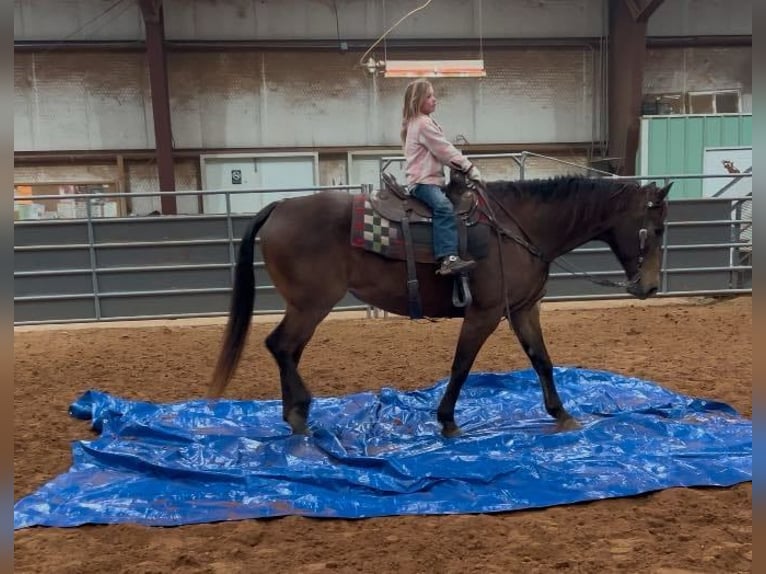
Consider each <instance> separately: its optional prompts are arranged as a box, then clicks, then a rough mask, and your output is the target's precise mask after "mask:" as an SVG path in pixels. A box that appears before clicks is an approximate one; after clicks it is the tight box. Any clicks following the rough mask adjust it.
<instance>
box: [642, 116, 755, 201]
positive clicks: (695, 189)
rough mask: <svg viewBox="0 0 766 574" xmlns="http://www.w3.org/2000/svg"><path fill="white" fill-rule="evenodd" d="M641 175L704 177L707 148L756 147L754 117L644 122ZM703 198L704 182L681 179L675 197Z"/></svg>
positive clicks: (661, 118) (673, 118) (650, 118)
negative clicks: (692, 175) (703, 170)
mask: <svg viewBox="0 0 766 574" xmlns="http://www.w3.org/2000/svg"><path fill="white" fill-rule="evenodd" d="M641 124H642V129H641V137H642V142H641V145H640V151H639V154H638V157H637V158H636V161H637V172H638V174H639V175H652V176H656V175H678V174H701V173H702V169H703V168H702V165H703V157H704V153H705V148H711V147H743V146H744V147H746V146H751V145H753V116H752V114H720V115H675V116H646V117H643V118H642V119H641ZM697 197H702V181H700V180H679V181H676V182H675V183H674V184H673V189H672V190H671V198H673V199H680V198H697Z"/></svg>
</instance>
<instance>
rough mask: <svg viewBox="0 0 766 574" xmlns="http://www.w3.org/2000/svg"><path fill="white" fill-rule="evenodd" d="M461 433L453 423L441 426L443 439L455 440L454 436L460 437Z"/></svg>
mask: <svg viewBox="0 0 766 574" xmlns="http://www.w3.org/2000/svg"><path fill="white" fill-rule="evenodd" d="M462 433H463V431H461V430H460V427H459V426H457V425H456V424H455V423H454V422H449V423H444V424H443V425H442V436H444V437H445V438H455V437H456V436H460V435H461V434H462Z"/></svg>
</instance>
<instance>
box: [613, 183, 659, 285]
mask: <svg viewBox="0 0 766 574" xmlns="http://www.w3.org/2000/svg"><path fill="white" fill-rule="evenodd" d="M672 185H673V184H672V182H671V183H670V184H668V185H666V186H665V187H662V188H660V187H657V185H656V184H655V183H654V182H652V183H650V184H649V185H645V186H640V187H638V189H637V190H636V193H635V194H634V197H635V201H634V202H633V203H632V207H631V208H630V209H629V210H628V211H626V212H625V213H623V214H621V216H620V217H619V218H618V220H617V222H616V224H615V225H614V226H613V227H611V228H610V229H609V230H608V231H607V232H606V233H605V234H604V235H603V236H602V239H603V240H604V241H606V242H607V243H608V244H609V246H610V247H611V248H612V251H614V253H615V255H616V256H617V258H618V259H619V260H620V263H621V264H622V267H623V269H624V270H625V275H626V276H627V278H628V285H627V287H626V290H627V291H628V293H630V294H631V295H634V296H635V297H638V298H639V299H646V298H647V297H651V296H652V295H654V294H655V293H657V290H658V289H659V286H660V265H661V251H662V236H663V234H664V232H665V219H666V217H667V213H668V207H667V206H668V204H667V201H666V197H667V195H668V192H669V191H670V187H671V186H672Z"/></svg>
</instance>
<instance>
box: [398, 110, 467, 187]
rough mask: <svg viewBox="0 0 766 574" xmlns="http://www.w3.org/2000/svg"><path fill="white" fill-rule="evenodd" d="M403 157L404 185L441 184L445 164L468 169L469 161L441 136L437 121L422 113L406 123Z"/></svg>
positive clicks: (464, 169) (442, 134)
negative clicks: (405, 177)
mask: <svg viewBox="0 0 766 574" xmlns="http://www.w3.org/2000/svg"><path fill="white" fill-rule="evenodd" d="M404 157H405V167H404V173H405V175H406V176H407V185H415V184H416V183H428V184H432V185H439V186H441V185H444V166H445V165H447V166H452V165H454V166H455V167H458V168H459V169H462V170H463V171H468V170H469V169H470V168H471V162H470V161H469V160H468V159H467V158H466V157H465V156H464V155H463V154H462V153H460V151H458V150H457V148H455V146H454V145H452V144H451V143H450V142H449V141H448V140H447V138H446V137H444V132H442V129H441V127H440V126H439V124H437V123H436V121H435V120H434V119H433V118H432V117H431V116H428V115H425V114H421V115H419V116H417V117H415V118H413V119H412V120H410V123H409V124H408V126H407V138H406V140H405V142H404Z"/></svg>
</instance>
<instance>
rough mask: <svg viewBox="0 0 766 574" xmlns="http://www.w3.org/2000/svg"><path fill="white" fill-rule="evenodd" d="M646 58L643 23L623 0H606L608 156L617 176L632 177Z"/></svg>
mask: <svg viewBox="0 0 766 574" xmlns="http://www.w3.org/2000/svg"><path fill="white" fill-rule="evenodd" d="M645 59H646V22H645V21H640V20H636V19H634V17H633V13H632V12H631V10H630V8H629V7H628V2H627V1H626V0H609V152H608V153H609V156H610V157H611V158H616V159H614V160H612V168H613V170H615V171H616V172H617V173H619V174H620V175H635V173H636V153H637V152H638V140H639V133H640V115H641V96H642V91H643V80H644V61H645Z"/></svg>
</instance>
